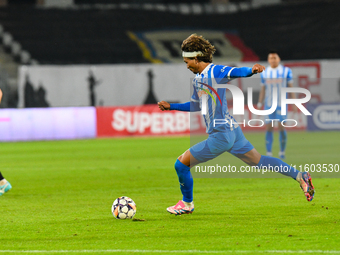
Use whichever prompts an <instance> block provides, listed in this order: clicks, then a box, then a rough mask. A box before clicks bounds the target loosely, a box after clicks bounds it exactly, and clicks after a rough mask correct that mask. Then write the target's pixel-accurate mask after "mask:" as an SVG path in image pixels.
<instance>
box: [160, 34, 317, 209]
mask: <svg viewBox="0 0 340 255" xmlns="http://www.w3.org/2000/svg"><path fill="white" fill-rule="evenodd" d="M181 49H182V51H183V53H182V56H183V60H184V62H185V63H186V65H187V68H188V69H189V70H190V71H191V72H193V73H194V74H196V77H195V78H194V80H193V83H192V85H193V87H194V92H193V95H192V98H191V101H190V102H187V103H184V104H169V103H168V102H165V101H161V102H158V106H159V108H160V109H161V110H162V111H165V110H179V111H200V109H201V104H202V91H204V90H205V91H206V93H207V91H209V93H213V90H212V89H211V88H213V87H212V86H213V83H217V84H218V83H227V82H228V81H230V80H231V79H234V78H239V77H250V76H252V75H253V74H257V73H261V72H263V71H264V70H265V67H264V66H262V65H259V64H255V65H254V66H253V67H252V68H248V67H241V68H235V67H229V66H223V65H214V64H213V63H212V55H213V54H214V52H215V47H214V46H213V45H211V44H210V42H209V41H208V40H206V39H204V38H203V37H202V36H198V35H196V34H193V35H191V36H189V37H188V38H187V39H185V40H184V41H183V43H182V46H181ZM204 83H205V84H204ZM207 83H208V86H206V84H207ZM203 89H204V90H203ZM214 90H215V89H214ZM216 90H217V94H218V95H219V98H221V99H222V100H221V102H222V103H220V101H219V100H216V106H215V104H214V103H213V102H212V100H213V99H212V98H211V97H209V99H208V100H206V101H207V103H206V105H205V106H206V108H207V114H205V115H204V118H205V123H206V127H207V129H206V131H207V133H208V135H209V136H208V138H207V139H206V140H204V141H202V142H200V143H198V144H196V145H194V146H192V147H191V148H190V149H188V150H187V151H185V152H184V153H183V154H182V155H180V156H179V157H178V159H177V161H176V163H175V169H176V172H177V175H178V179H179V183H180V190H181V192H182V195H183V199H182V200H180V201H179V202H178V203H177V204H176V205H174V206H171V207H168V208H167V211H168V212H170V213H172V214H176V215H180V214H187V213H192V212H193V211H194V203H193V184H194V182H193V178H192V175H191V172H190V168H191V167H193V166H195V165H197V164H199V163H202V162H206V161H208V160H211V159H213V158H216V157H217V156H219V155H221V154H222V153H224V152H226V151H228V152H229V153H231V154H232V155H234V156H236V157H238V158H239V159H241V160H242V161H244V162H245V163H246V164H248V165H250V166H258V167H259V168H262V167H267V169H269V167H271V168H273V167H279V168H280V169H284V168H286V169H290V171H288V172H284V171H280V173H281V174H284V175H286V176H289V177H291V178H293V179H295V180H296V181H297V182H298V183H299V184H300V187H301V189H302V190H303V192H304V194H305V196H306V198H307V200H308V201H312V199H313V197H314V186H313V184H312V179H311V177H310V175H309V173H307V172H303V173H301V172H299V171H298V170H297V169H294V168H293V167H290V166H289V165H288V164H287V163H285V162H283V161H282V160H281V159H278V158H274V157H270V156H263V155H261V154H260V153H258V152H257V151H256V149H255V148H254V146H253V145H252V144H251V143H250V142H249V141H248V140H247V139H246V138H245V137H244V135H243V132H242V130H241V128H240V127H239V126H238V124H237V122H236V121H235V119H234V118H233V117H232V116H231V115H230V114H229V111H228V106H227V99H226V89H221V88H217V89H216ZM215 96H216V95H215ZM214 119H225V120H226V124H221V125H216V126H213V123H214Z"/></svg>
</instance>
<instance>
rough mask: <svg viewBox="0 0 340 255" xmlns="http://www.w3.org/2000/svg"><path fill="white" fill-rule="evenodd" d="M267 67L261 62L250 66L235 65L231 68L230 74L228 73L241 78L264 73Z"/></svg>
mask: <svg viewBox="0 0 340 255" xmlns="http://www.w3.org/2000/svg"><path fill="white" fill-rule="evenodd" d="M265 69H266V68H265V67H264V66H262V65H260V64H255V65H253V67H252V68H250V67H234V68H232V69H231V70H230V74H229V75H228V76H229V77H230V78H241V77H250V76H252V75H253V74H257V73H262V72H263V71H264V70H265Z"/></svg>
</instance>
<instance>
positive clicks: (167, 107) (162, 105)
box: [158, 101, 170, 111]
mask: <svg viewBox="0 0 340 255" xmlns="http://www.w3.org/2000/svg"><path fill="white" fill-rule="evenodd" d="M158 107H159V109H161V110H162V111H168V110H170V104H169V103H168V102H165V101H160V102H158Z"/></svg>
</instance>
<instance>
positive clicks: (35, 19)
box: [0, 0, 340, 141]
mask: <svg viewBox="0 0 340 255" xmlns="http://www.w3.org/2000/svg"><path fill="white" fill-rule="evenodd" d="M0 5H1V8H0V43H1V45H0V73H1V75H0V88H1V89H2V90H3V91H4V98H3V102H2V104H1V108H4V109H3V110H2V111H0V115H1V116H0V117H1V123H0V131H1V134H2V135H1V137H0V140H2V141H12V140H45V139H72V138H92V137H98V136H99V137H100V136H126V135H129V136H130V135H169V134H182V133H186V134H188V133H189V125H186V124H182V122H183V121H184V122H188V118H187V117H186V116H187V115H186V114H183V113H171V114H169V113H167V114H165V115H164V114H160V113H159V112H158V110H157V109H156V108H155V107H154V106H150V105H152V104H155V103H156V102H157V101H158V100H166V101H169V102H186V101H188V99H189V97H190V85H189V83H190V78H192V77H193V76H192V74H191V73H190V72H189V71H188V70H186V68H185V66H184V64H183V63H182V57H181V51H180V44H181V42H182V40H183V39H184V38H186V37H187V36H188V35H190V34H192V33H197V34H202V35H204V36H205V37H206V38H208V39H209V40H210V41H211V42H212V43H213V44H214V45H215V46H216V48H217V53H216V54H215V56H214V63H223V64H227V65H236V66H241V65H245V66H251V65H252V64H254V63H255V62H260V63H262V64H265V65H266V62H265V61H266V58H267V52H268V50H270V49H273V48H275V49H277V50H278V51H279V52H280V55H281V59H282V60H283V61H284V64H286V65H287V66H289V67H291V68H292V70H293V75H294V79H295V86H300V87H304V88H306V89H308V90H309V91H311V93H312V100H311V101H310V104H309V106H308V107H309V109H310V111H312V112H314V111H316V112H317V115H315V116H313V117H308V118H307V117H306V116H304V115H301V113H300V114H299V115H298V116H295V118H298V119H299V121H298V124H299V125H298V127H297V128H296V129H299V130H306V129H308V130H334V129H335V130H338V129H339V128H340V124H339V123H340V117H339V116H340V113H339V106H338V105H339V102H340V74H339V72H338V70H339V68H340V44H339V41H340V34H339V33H337V32H335V31H337V30H338V29H339V26H340V19H339V18H338V16H337V13H338V12H339V10H340V3H339V2H338V1H317V0H314V1H312V0H310V1H303V0H300V1H292V0H229V1H228V0H211V1H208V0H196V1H176V0H146V1H137V0H131V1H118V0H98V1H94V0H37V1H35V0H21V1H20V0H2V1H0ZM234 84H236V85H238V86H239V87H240V88H241V89H242V90H243V91H244V92H245V94H246V92H247V87H249V86H252V87H253V91H254V92H253V93H254V103H256V102H257V98H258V93H259V89H260V85H259V80H258V77H257V78H252V79H249V80H246V79H243V80H238V81H235V83H234ZM246 98H247V97H245V100H246ZM230 103H232V101H231V100H230ZM324 104H326V106H323V107H322V108H318V107H319V106H321V105H324ZM142 105H146V106H145V107H141V106H142ZM47 107H48V108H47ZM55 107H58V108H55ZM60 107H62V108H60ZM64 107H69V108H64ZM79 107H80V108H79ZM27 108H30V109H27ZM31 108H32V109H31ZM36 108H42V109H39V110H37V109H36ZM14 109H16V110H14ZM23 109H24V110H23ZM290 114H291V113H290ZM52 116H53V117H52ZM251 117H252V116H251V115H250V112H246V116H245V117H244V118H245V119H249V118H251ZM182 119H184V120H182ZM169 123H170V124H169ZM22 126H25V129H22ZM245 130H251V129H250V128H247V127H246V128H245ZM253 130H254V129H253ZM255 130H263V129H261V128H260V129H255Z"/></svg>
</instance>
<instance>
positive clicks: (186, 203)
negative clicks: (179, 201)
mask: <svg viewBox="0 0 340 255" xmlns="http://www.w3.org/2000/svg"><path fill="white" fill-rule="evenodd" d="M183 204H184V205H185V206H187V207H193V206H194V202H193V201H192V202H189V203H188V202H184V201H183Z"/></svg>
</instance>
